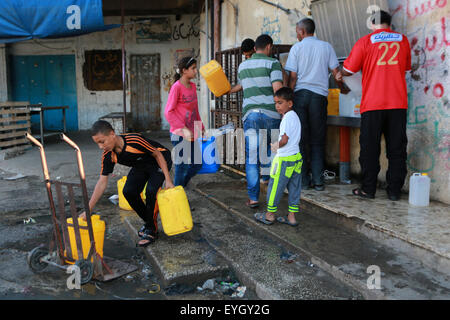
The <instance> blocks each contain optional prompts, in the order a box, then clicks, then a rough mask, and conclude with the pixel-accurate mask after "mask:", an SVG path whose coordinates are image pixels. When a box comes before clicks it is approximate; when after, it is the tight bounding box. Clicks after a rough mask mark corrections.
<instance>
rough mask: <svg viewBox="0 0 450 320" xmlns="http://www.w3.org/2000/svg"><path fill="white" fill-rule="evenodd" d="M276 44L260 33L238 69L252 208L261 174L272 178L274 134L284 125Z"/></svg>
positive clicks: (263, 178)
mask: <svg viewBox="0 0 450 320" xmlns="http://www.w3.org/2000/svg"><path fill="white" fill-rule="evenodd" d="M272 47H273V40H272V38H271V37H270V36H268V35H266V34H263V35H260V36H259V37H258V38H257V39H256V41H255V49H256V53H254V54H253V55H252V57H251V58H250V59H247V60H245V61H243V62H242V63H241V64H240V65H239V68H238V78H239V84H240V85H241V86H242V88H243V91H244V101H243V118H242V121H243V123H244V134H245V171H246V177H247V193H248V197H249V199H248V201H247V203H246V204H247V206H249V207H251V208H256V207H258V205H259V192H260V175H261V176H262V180H263V182H267V181H268V180H269V173H270V162H271V150H270V142H271V135H272V131H273V130H278V129H279V126H280V115H279V114H278V113H277V111H276V109H275V102H274V100H273V94H274V92H275V91H277V90H278V89H279V88H281V87H282V86H283V73H282V71H281V64H280V62H279V61H278V60H276V59H274V58H270V55H271V52H272ZM263 144H265V146H263ZM260 151H264V152H260Z"/></svg>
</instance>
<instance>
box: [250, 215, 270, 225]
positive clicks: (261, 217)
mask: <svg viewBox="0 0 450 320" xmlns="http://www.w3.org/2000/svg"><path fill="white" fill-rule="evenodd" d="M254 217H255V220H256V221H258V222H262V223H264V224H267V225H271V224H273V223H274V222H275V220H273V221H271V220H267V219H266V214H265V213H263V212H257V213H255V215H254Z"/></svg>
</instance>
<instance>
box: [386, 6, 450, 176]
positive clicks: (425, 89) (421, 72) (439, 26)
mask: <svg viewBox="0 0 450 320" xmlns="http://www.w3.org/2000/svg"><path fill="white" fill-rule="evenodd" d="M449 1H450V0H407V1H400V0H396V1H392V2H393V5H391V8H392V9H393V10H392V12H391V13H392V14H393V18H394V20H393V22H394V25H397V27H400V26H403V29H405V30H399V31H402V32H404V33H406V35H407V36H408V39H409V41H410V44H411V56H412V71H411V73H410V79H409V80H408V104H409V107H408V122H407V125H408V138H409V147H408V160H407V164H408V168H409V169H410V170H411V171H413V172H427V173H434V174H432V178H433V179H434V180H436V179H440V177H444V175H442V173H443V172H442V170H444V171H450V130H449V128H450V120H449V119H450V104H449V99H448V96H449V93H450V85H449V84H450V81H449V79H448V77H449V76H448V71H449V70H448V69H449V67H450V59H448V58H449V56H450V53H449V48H450V35H449V30H450V18H448V16H449V12H450V11H449V9H448V8H447V9H446V7H447V6H448V2H449ZM402 21H403V23H402ZM435 170H438V171H437V172H436V171H435ZM433 171H434V172H433Z"/></svg>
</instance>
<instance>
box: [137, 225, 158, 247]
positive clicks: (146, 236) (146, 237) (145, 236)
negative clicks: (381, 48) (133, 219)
mask: <svg viewBox="0 0 450 320" xmlns="http://www.w3.org/2000/svg"><path fill="white" fill-rule="evenodd" d="M157 237H158V236H157V235H153V234H152V233H151V231H150V230H148V229H146V230H145V231H144V234H143V235H142V236H141V237H140V238H141V240H139V242H138V243H137V246H138V247H146V246H148V245H149V244H151V243H153V242H155V241H156V238H157ZM143 240H144V241H147V242H145V243H140V242H141V241H143Z"/></svg>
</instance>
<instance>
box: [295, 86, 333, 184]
mask: <svg viewBox="0 0 450 320" xmlns="http://www.w3.org/2000/svg"><path fill="white" fill-rule="evenodd" d="M327 105H328V99H327V97H326V96H322V95H320V94H317V93H315V92H312V91H309V90H306V89H302V90H298V91H296V92H295V95H294V111H295V112H296V113H297V115H298V117H299V118H300V123H301V126H302V132H301V138H300V153H301V154H302V157H303V166H302V185H303V187H307V186H309V184H310V183H311V184H313V185H322V184H323V177H322V174H323V170H324V166H325V143H326V140H327ZM311 176H312V181H311Z"/></svg>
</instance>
